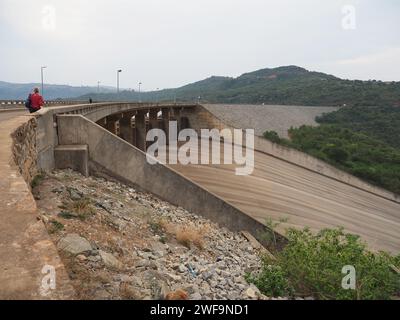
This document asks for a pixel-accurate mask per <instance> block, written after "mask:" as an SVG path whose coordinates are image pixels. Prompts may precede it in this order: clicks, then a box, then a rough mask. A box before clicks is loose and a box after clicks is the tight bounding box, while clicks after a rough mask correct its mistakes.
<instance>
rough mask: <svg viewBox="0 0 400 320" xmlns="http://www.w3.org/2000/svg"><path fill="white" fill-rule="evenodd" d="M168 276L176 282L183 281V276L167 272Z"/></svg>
mask: <svg viewBox="0 0 400 320" xmlns="http://www.w3.org/2000/svg"><path fill="white" fill-rule="evenodd" d="M166 277H167V278H168V279H169V280H170V281H175V282H180V281H182V277H181V276H178V275H175V274H173V273H167V274H166Z"/></svg>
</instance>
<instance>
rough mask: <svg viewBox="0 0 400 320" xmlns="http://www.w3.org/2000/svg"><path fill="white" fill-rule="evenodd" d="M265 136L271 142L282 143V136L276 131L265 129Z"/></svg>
mask: <svg viewBox="0 0 400 320" xmlns="http://www.w3.org/2000/svg"><path fill="white" fill-rule="evenodd" d="M264 138H265V139H268V140H269V141H271V142H275V143H281V138H280V137H279V135H278V134H277V133H276V132H275V131H265V132H264Z"/></svg>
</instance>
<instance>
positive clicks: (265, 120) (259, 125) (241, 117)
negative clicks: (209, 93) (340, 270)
mask: <svg viewBox="0 0 400 320" xmlns="http://www.w3.org/2000/svg"><path fill="white" fill-rule="evenodd" d="M204 107H205V108H206V109H208V110H209V111H210V112H211V113H213V114H214V115H215V116H217V117H219V118H221V119H224V121H225V123H226V124H227V125H231V126H233V127H235V128H243V129H246V128H254V129H255V132H256V134H257V135H260V136H262V135H263V133H264V132H265V131H267V130H268V131H271V130H272V131H276V132H277V133H278V134H279V136H280V137H282V138H288V132H287V131H288V130H289V129H290V127H294V128H296V127H300V126H301V125H310V126H316V125H318V123H317V122H316V121H315V118H316V117H317V116H320V115H322V114H323V113H329V112H332V111H335V110H338V109H339V108H337V107H307V106H277V105H265V106H263V105H235V104H207V105H204Z"/></svg>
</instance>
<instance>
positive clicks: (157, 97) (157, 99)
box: [156, 88, 160, 103]
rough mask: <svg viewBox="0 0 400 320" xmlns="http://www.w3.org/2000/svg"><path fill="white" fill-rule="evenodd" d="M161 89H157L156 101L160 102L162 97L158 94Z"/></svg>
mask: <svg viewBox="0 0 400 320" xmlns="http://www.w3.org/2000/svg"><path fill="white" fill-rule="evenodd" d="M159 90H160V88H157V90H156V102H157V103H158V102H159V101H160V97H159V95H158V91H159Z"/></svg>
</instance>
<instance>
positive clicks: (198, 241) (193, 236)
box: [175, 226, 204, 250]
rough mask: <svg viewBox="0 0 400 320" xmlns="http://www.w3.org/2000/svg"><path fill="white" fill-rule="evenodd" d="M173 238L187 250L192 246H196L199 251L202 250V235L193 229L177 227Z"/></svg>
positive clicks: (199, 231)
mask: <svg viewBox="0 0 400 320" xmlns="http://www.w3.org/2000/svg"><path fill="white" fill-rule="evenodd" d="M175 238H176V241H178V243H180V244H181V245H183V246H185V247H187V248H189V249H190V248H192V247H193V246H196V247H197V248H199V249H200V250H203V249H204V233H203V232H202V230H200V229H197V228H195V227H192V226H184V227H182V226H181V227H178V228H177V229H176V231H175Z"/></svg>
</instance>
